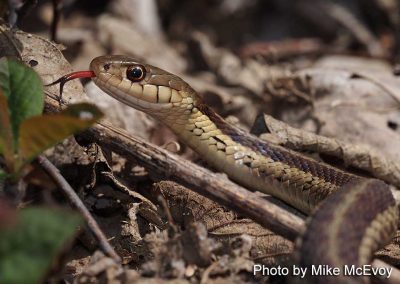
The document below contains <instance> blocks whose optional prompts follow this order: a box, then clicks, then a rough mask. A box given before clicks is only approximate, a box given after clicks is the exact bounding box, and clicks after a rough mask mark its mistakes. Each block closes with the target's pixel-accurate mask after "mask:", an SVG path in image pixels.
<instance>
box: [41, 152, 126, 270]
mask: <svg viewBox="0 0 400 284" xmlns="http://www.w3.org/2000/svg"><path fill="white" fill-rule="evenodd" d="M37 160H38V162H39V164H40V165H41V166H42V167H43V169H44V170H45V171H46V172H47V174H49V175H50V176H51V178H53V180H54V181H55V182H56V183H57V184H58V186H59V187H60V188H61V189H62V190H63V192H64V193H65V195H66V196H67V197H68V199H69V200H70V201H71V203H72V204H73V205H74V206H75V207H76V208H77V209H78V211H79V212H80V213H81V214H82V216H83V218H84V219H85V221H86V223H87V225H88V227H89V229H90V230H91V231H92V233H93V234H94V236H95V237H96V239H97V241H98V242H99V245H100V247H101V248H102V250H103V251H104V252H105V253H106V254H108V255H109V256H110V257H111V258H113V259H114V260H115V261H116V262H117V263H120V262H121V258H120V257H119V255H118V254H117V253H116V252H115V251H114V249H113V248H112V246H111V245H110V244H109V243H108V241H107V238H106V236H105V235H104V233H103V232H102V231H101V229H100V227H99V225H98V224H97V222H96V220H94V218H93V217H92V215H90V212H89V211H88V210H87V208H86V207H85V205H84V204H83V202H82V201H81V200H80V199H79V196H78V195H77V194H76V193H75V191H74V190H73V189H72V187H71V186H70V185H69V183H68V182H67V181H66V180H65V179H64V177H63V176H62V175H61V174H60V172H59V171H58V169H57V168H56V167H55V166H54V165H53V164H52V163H51V162H50V161H49V160H48V159H47V158H46V157H44V156H39V157H38V158H37Z"/></svg>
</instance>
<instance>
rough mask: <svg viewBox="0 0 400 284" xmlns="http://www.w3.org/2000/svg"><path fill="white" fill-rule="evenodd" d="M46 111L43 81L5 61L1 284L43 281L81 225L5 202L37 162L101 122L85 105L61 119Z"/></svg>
mask: <svg viewBox="0 0 400 284" xmlns="http://www.w3.org/2000/svg"><path fill="white" fill-rule="evenodd" d="M43 107H44V95H43V85H42V82H41V80H40V78H39V76H38V75H37V74H36V73H35V72H34V71H33V70H32V69H31V68H28V67H27V66H25V65H24V64H22V63H20V62H18V61H15V60H8V59H5V58H3V59H0V283H15V284H17V283H32V284H33V283H40V282H41V281H43V280H44V277H45V276H46V274H47V273H48V272H49V270H50V268H51V267H52V264H53V262H54V259H55V258H56V257H57V256H58V255H59V254H60V251H62V250H63V249H64V248H65V245H66V243H67V241H68V240H70V239H71V238H72V237H73V235H74V234H75V233H76V229H77V226H78V225H80V224H81V223H82V219H81V218H80V217H79V216H77V215H76V214H73V213H71V212H66V211H64V210H58V209H48V208H37V207H28V208H25V209H22V210H16V209H15V208H13V207H12V206H9V205H7V204H9V202H8V201H7V200H5V198H4V196H8V194H4V193H5V192H7V193H8V191H7V190H10V189H11V190H10V191H12V193H15V192H13V191H16V192H17V193H18V189H19V188H20V187H19V186H18V185H20V184H22V182H21V181H22V180H23V179H24V177H25V174H26V172H27V170H28V167H27V166H28V165H29V164H30V163H31V161H32V160H33V159H35V157H37V156H38V155H39V154H40V153H42V152H43V151H44V150H46V149H47V148H49V147H51V146H53V145H55V144H56V143H58V142H60V141H62V140H63V139H65V138H66V137H68V136H70V135H72V134H74V133H77V132H79V131H82V130H84V129H86V128H88V127H90V126H91V125H92V124H93V123H94V122H95V121H97V120H98V119H99V118H100V117H101V116H102V113H101V112H100V110H99V109H98V108H97V107H96V106H93V105H90V104H86V103H83V104H76V105H71V106H69V107H68V108H67V109H65V110H63V111H62V112H60V113H58V114H42V112H43ZM11 196H13V195H11Z"/></svg>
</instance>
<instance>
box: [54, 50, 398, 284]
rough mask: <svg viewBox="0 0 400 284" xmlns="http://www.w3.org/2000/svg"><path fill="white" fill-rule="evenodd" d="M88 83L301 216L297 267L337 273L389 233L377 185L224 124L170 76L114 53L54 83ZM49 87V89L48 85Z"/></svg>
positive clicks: (393, 216)
mask: <svg viewBox="0 0 400 284" xmlns="http://www.w3.org/2000/svg"><path fill="white" fill-rule="evenodd" d="M78 77H93V78H92V79H93V81H94V83H95V84H96V85H97V86H99V87H100V88H101V89H102V90H103V91H105V92H106V93H107V94H109V95H111V96H112V97H114V98H116V99H117V100H119V101H121V102H123V103H125V104H127V105H129V106H131V107H134V108H136V109H139V110H142V111H144V112H146V113H148V114H150V115H151V116H153V117H155V118H156V119H158V120H160V121H161V122H163V123H164V124H165V125H167V126H168V127H169V128H170V129H171V130H172V131H173V132H175V133H176V134H177V135H178V137H179V138H180V140H181V141H182V142H184V143H186V144H187V145H188V146H190V147H191V148H192V149H193V150H194V151H195V152H197V153H198V154H199V155H200V156H201V157H202V158H203V159H204V160H206V161H207V162H208V163H209V164H210V165H212V166H213V167H214V168H215V169H217V170H219V171H222V172H225V173H226V174H227V175H228V176H229V177H230V178H231V179H232V180H235V181H236V182H238V183H240V184H242V185H244V186H246V187H247V188H249V189H252V190H258V191H261V192H264V193H267V194H271V195H273V196H275V197H277V198H279V199H281V200H283V201H284V202H286V203H288V204H290V205H292V206H293V207H295V208H297V209H298V210H300V211H302V212H304V213H306V214H309V215H310V218H309V221H308V227H307V228H308V229H307V231H306V232H305V234H304V235H303V236H302V238H301V241H300V242H299V243H300V245H299V249H298V251H299V253H298V255H299V264H300V265H301V266H304V267H308V268H310V269H311V267H312V266H313V265H328V266H330V267H339V268H341V269H343V266H344V265H349V266H350V265H355V266H357V267H359V266H362V265H364V264H368V263H369V262H370V261H371V259H372V256H373V253H374V252H375V251H376V250H377V249H378V248H379V247H381V246H382V245H384V244H386V243H387V242H388V241H389V240H390V239H391V237H392V236H393V234H394V232H395V231H396V229H397V219H398V209H397V206H396V204H395V201H394V198H393V196H392V194H391V192H390V190H389V187H388V186H387V185H386V184H385V183H384V182H382V181H379V180H376V179H367V178H364V177H359V176H356V175H353V174H350V173H347V172H344V171H342V170H340V169H337V168H334V167H332V166H329V165H327V164H324V163H322V162H318V161H316V160H313V159H311V158H309V157H307V156H304V155H302V154H300V153H297V152H295V151H292V150H289V149H286V148H283V147H281V146H278V145H275V144H271V143H268V142H266V141H263V140H260V139H258V138H257V137H255V136H252V135H250V134H248V133H246V132H244V131H243V130H241V129H238V128H237V127H235V126H233V125H230V124H229V123H227V122H226V121H225V120H224V119H223V118H221V117H220V116H219V115H218V114H216V113H215V112H214V111H213V110H212V109H211V108H210V107H209V106H207V105H206V104H204V103H203V102H202V100H201V98H200V96H199V95H198V94H197V93H196V92H195V91H194V90H193V89H192V88H191V86H190V85H189V84H187V83H186V82H185V81H183V80H182V79H181V78H179V77H178V76H176V75H174V74H171V73H169V72H167V71H164V70H162V69H159V68H157V67H154V66H151V65H148V64H144V63H141V62H137V61H136V60H134V59H132V58H130V57H127V56H122V55H111V56H100V57H97V58H95V59H93V61H92V62H91V63H90V71H80V72H75V73H71V74H69V75H66V76H64V77H62V78H61V79H60V80H57V81H56V82H61V84H62V85H63V84H64V83H65V82H66V81H68V80H70V79H74V78H78ZM56 82H55V83H56ZM323 282H324V283H368V282H369V279H368V278H366V277H355V276H346V275H343V273H342V274H341V275H340V276H337V277H334V278H331V277H326V276H323V275H322V276H320V277H318V276H313V277H312V278H309V283H323Z"/></svg>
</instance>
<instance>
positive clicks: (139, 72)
mask: <svg viewBox="0 0 400 284" xmlns="http://www.w3.org/2000/svg"><path fill="white" fill-rule="evenodd" d="M145 76H146V70H145V69H144V67H143V66H141V65H134V66H130V67H128V69H127V70H126V77H127V78H128V79H129V80H131V81H132V82H138V81H141V80H142V79H143V78H144V77H145Z"/></svg>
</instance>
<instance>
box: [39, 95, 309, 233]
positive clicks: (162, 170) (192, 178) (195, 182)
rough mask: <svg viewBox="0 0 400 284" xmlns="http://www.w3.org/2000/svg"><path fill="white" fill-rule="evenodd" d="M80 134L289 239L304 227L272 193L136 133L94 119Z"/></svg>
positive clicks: (48, 106) (49, 106)
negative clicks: (260, 191) (252, 188)
mask: <svg viewBox="0 0 400 284" xmlns="http://www.w3.org/2000/svg"><path fill="white" fill-rule="evenodd" d="M48 98H49V96H48ZM53 102H54V103H53ZM57 105H58V103H57V102H56V101H53V99H52V104H46V111H47V112H57V111H58V106H57ZM81 136H83V137H84V138H86V139H87V140H90V141H93V142H95V143H97V144H99V145H100V146H102V147H105V148H107V149H109V150H111V151H113V152H115V153H117V154H119V155H121V156H123V157H126V158H128V159H134V160H136V161H137V162H138V163H139V164H141V165H142V166H144V167H145V168H146V169H147V170H149V171H150V172H152V173H154V174H157V177H158V178H167V179H172V180H175V181H177V182H178V183H180V184H182V185H184V186H186V187H188V188H190V189H192V190H194V191H196V192H197V193H199V194H201V195H203V196H205V197H209V198H211V199H213V200H215V201H217V202H219V203H222V204H225V205H226V206H227V207H229V208H231V209H233V210H236V211H239V212H242V213H243V214H245V215H247V216H249V217H250V218H252V219H253V220H255V221H257V222H258V223H259V224H261V225H263V226H265V227H267V228H268V229H270V230H272V231H274V232H276V233H278V234H280V235H282V236H283V237H285V238H287V239H289V240H292V241H293V240H295V239H296V237H297V236H298V234H299V232H303V230H304V228H305V227H304V222H303V220H302V219H301V218H300V217H298V216H296V215H294V214H293V213H290V212H288V211H287V210H285V209H283V208H282V207H280V206H278V205H276V203H278V204H279V203H282V202H280V201H279V200H277V199H275V198H272V197H271V200H274V201H273V202H271V201H269V200H266V199H264V198H262V197H260V196H259V194H257V193H254V192H250V191H249V190H247V189H245V188H243V187H241V186H239V185H237V184H235V183H233V182H232V181H230V180H229V179H228V178H224V176H223V175H221V174H216V173H213V172H211V171H210V170H207V169H205V168H203V167H201V166H199V165H196V164H194V163H192V162H190V161H188V160H185V159H182V158H180V157H179V156H176V155H174V154H172V153H170V152H168V151H167V150H165V149H162V148H161V147H157V146H155V145H153V144H151V143H149V142H147V141H145V140H143V139H142V138H140V137H136V136H131V135H129V134H128V133H127V132H126V131H124V130H122V129H120V128H117V127H113V126H112V125H110V124H107V123H98V124H96V125H95V126H93V127H92V128H90V129H89V130H87V131H86V132H84V133H82V134H81Z"/></svg>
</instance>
